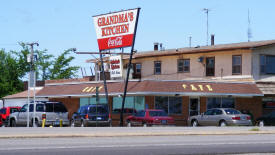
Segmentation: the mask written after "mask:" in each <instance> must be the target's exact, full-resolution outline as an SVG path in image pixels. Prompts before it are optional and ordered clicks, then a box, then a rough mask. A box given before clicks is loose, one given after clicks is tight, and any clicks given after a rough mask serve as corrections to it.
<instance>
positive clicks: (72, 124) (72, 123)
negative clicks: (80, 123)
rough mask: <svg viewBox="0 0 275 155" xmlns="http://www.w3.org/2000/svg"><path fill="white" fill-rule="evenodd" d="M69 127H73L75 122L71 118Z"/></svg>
mask: <svg viewBox="0 0 275 155" xmlns="http://www.w3.org/2000/svg"><path fill="white" fill-rule="evenodd" d="M71 127H75V122H74V120H73V119H72V120H71Z"/></svg>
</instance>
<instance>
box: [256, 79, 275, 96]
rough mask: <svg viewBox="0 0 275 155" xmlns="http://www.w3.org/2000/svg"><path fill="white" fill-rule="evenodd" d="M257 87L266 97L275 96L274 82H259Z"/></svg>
mask: <svg viewBox="0 0 275 155" xmlns="http://www.w3.org/2000/svg"><path fill="white" fill-rule="evenodd" d="M257 87H258V88H259V89H260V90H261V92H263V94H265V95H275V83H274V82H257Z"/></svg>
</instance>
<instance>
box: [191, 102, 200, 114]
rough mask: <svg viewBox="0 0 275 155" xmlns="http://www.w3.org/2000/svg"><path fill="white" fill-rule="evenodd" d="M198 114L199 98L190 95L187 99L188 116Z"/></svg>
mask: <svg viewBox="0 0 275 155" xmlns="http://www.w3.org/2000/svg"><path fill="white" fill-rule="evenodd" d="M199 114H200V100H199V97H192V98H190V100H189V116H194V115H199Z"/></svg>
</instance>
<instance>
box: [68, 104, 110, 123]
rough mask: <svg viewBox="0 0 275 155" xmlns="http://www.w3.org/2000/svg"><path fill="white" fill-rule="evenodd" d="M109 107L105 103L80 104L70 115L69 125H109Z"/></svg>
mask: <svg viewBox="0 0 275 155" xmlns="http://www.w3.org/2000/svg"><path fill="white" fill-rule="evenodd" d="M111 125H112V121H111V118H110V113H109V108H108V105H106V104H97V105H95V104H93V105H85V106H81V107H80V108H79V109H78V111H77V112H75V113H74V114H73V116H72V120H71V126H72V127H75V126H78V127H87V126H111Z"/></svg>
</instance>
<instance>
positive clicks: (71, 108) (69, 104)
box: [49, 98, 80, 119]
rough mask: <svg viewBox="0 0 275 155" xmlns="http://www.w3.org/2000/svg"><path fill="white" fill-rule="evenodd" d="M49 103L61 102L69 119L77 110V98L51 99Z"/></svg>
mask: <svg viewBox="0 0 275 155" xmlns="http://www.w3.org/2000/svg"><path fill="white" fill-rule="evenodd" d="M49 101H53V102H62V103H63V104H64V105H65V107H66V108H67V110H68V117H69V119H71V118H72V115H73V113H74V112H76V111H77V110H78V108H79V102H80V100H79V98H51V99H49Z"/></svg>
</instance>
